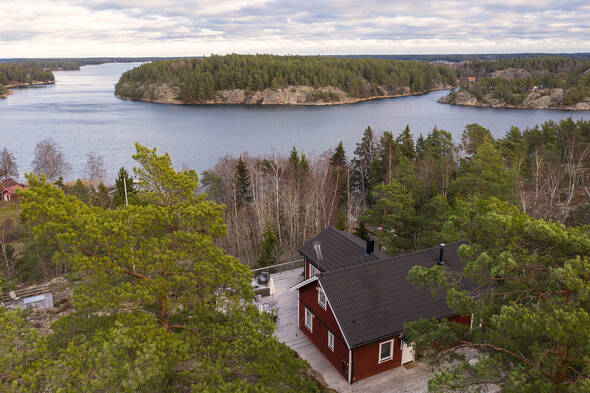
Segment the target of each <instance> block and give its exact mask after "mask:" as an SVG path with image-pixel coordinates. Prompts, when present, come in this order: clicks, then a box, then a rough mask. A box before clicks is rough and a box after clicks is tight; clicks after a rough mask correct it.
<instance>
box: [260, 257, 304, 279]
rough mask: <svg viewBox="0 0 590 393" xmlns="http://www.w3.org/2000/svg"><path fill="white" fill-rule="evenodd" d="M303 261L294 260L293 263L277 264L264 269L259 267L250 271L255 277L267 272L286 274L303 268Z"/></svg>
mask: <svg viewBox="0 0 590 393" xmlns="http://www.w3.org/2000/svg"><path fill="white" fill-rule="evenodd" d="M304 262H305V259H303V258H302V259H296V260H294V261H289V262H283V263H278V264H276V265H270V266H265V267H260V268H258V269H252V274H253V275H254V276H256V275H257V274H258V273H260V272H269V273H270V274H276V273H282V272H288V271H291V270H295V269H298V268H300V267H303V265H304Z"/></svg>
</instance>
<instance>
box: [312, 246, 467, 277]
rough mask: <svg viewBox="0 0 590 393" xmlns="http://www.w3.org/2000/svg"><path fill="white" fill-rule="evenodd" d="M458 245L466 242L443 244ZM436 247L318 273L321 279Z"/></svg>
mask: <svg viewBox="0 0 590 393" xmlns="http://www.w3.org/2000/svg"><path fill="white" fill-rule="evenodd" d="M458 243H463V244H467V241H465V240H458V241H455V242H452V243H448V244H445V246H451V245H455V244H458ZM438 247H440V245H439V246H433V247H429V248H423V249H420V250H416V251H410V252H405V253H403V254H398V255H393V256H390V257H389V258H384V259H377V260H373V261H367V262H365V263H359V264H358V265H352V266H345V267H342V268H340V269H336V270H330V271H328V272H321V273H319V276H320V277H321V276H325V275H329V274H333V273H334V274H335V273H340V272H343V271H347V270H351V269H358V268H359V267H361V266H368V265H374V264H377V263H384V262H388V261H391V260H393V259H399V258H401V257H403V256H408V255H412V254H422V253H424V252H426V251H431V250H432V249H435V248H438Z"/></svg>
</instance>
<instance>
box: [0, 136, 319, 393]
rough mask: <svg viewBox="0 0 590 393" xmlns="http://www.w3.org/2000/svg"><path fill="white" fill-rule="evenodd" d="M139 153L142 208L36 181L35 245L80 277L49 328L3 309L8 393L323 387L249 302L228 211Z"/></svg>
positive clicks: (188, 173)
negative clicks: (91, 201)
mask: <svg viewBox="0 0 590 393" xmlns="http://www.w3.org/2000/svg"><path fill="white" fill-rule="evenodd" d="M136 149H137V153H136V154H135V155H134V159H135V160H136V161H137V162H138V164H139V165H138V167H137V168H135V175H136V176H137V178H138V181H139V185H140V190H139V191H140V192H139V194H138V197H139V198H140V199H141V202H142V203H140V204H137V205H129V206H121V207H119V208H116V209H107V210H104V209H100V208H96V207H91V206H88V205H86V204H84V203H83V202H82V201H80V200H79V199H78V198H76V197H74V196H68V195H66V194H64V193H63V192H62V191H61V190H60V189H59V188H57V187H56V186H54V185H52V184H49V183H47V182H46V181H45V179H44V178H41V179H39V178H37V177H36V176H34V175H29V176H28V181H29V186H30V187H29V188H28V189H27V190H25V191H23V193H22V197H23V201H22V205H21V219H22V221H23V223H24V224H25V225H27V226H28V227H30V228H32V230H31V232H30V236H31V239H30V241H31V242H38V243H43V244H45V245H46V246H47V247H44V250H45V252H47V253H49V254H50V257H51V258H52V259H53V260H54V261H55V263H59V264H61V265H68V266H70V268H71V271H72V273H73V274H74V276H76V277H81V278H83V280H81V282H80V285H79V286H78V287H77V288H76V290H75V293H74V297H73V306H74V312H73V313H70V314H68V315H67V316H64V317H61V318H60V319H58V320H57V321H56V322H55V323H54V324H53V325H52V331H51V332H50V333H49V334H48V335H45V336H41V335H40V334H39V333H37V332H36V330H35V329H32V328H29V327H28V326H27V322H25V320H24V314H23V313H22V312H16V311H8V310H5V309H4V308H0V345H1V346H2V357H1V360H0V381H1V383H0V392H15V391H18V392H31V393H33V392H39V391H46V392H55V393H57V392H72V393H73V392H79V391H89V392H90V391H92V392H94V391H112V392H114V391H117V392H129V393H131V392H141V391H144V392H147V391H149V392H188V391H199V392H211V393H212V392H252V393H255V392H256V393H259V392H269V393H270V392H302V391H305V392H319V391H320V388H319V387H318V386H317V384H316V383H315V382H314V381H313V380H312V379H310V378H308V377H307V375H306V367H307V366H306V364H305V363H304V362H303V361H302V360H300V359H297V358H296V357H294V356H293V353H292V352H291V351H290V350H289V349H288V348H286V347H285V346H284V345H283V344H280V343H279V342H278V340H277V339H276V338H274V337H273V336H272V332H273V324H272V322H271V320H270V318H269V317H267V316H264V315H261V314H259V313H258V311H257V310H256V309H255V308H254V307H253V306H252V304H251V301H252V296H253V294H252V290H251V286H250V278H251V276H250V272H249V270H248V268H247V267H246V266H245V265H242V264H241V263H239V261H237V260H236V259H235V258H233V257H231V256H229V255H227V254H225V253H224V252H223V250H221V249H220V248H218V247H217V246H216V244H215V243H216V241H217V240H218V239H219V238H220V237H222V236H224V235H225V230H226V227H225V223H224V216H223V210H224V207H223V206H221V205H217V204H215V203H213V202H211V201H207V200H205V198H203V196H201V195H199V194H197V192H196V191H197V187H198V178H197V176H196V174H195V173H194V171H192V170H185V171H176V170H174V168H173V167H172V164H171V160H170V157H169V156H168V155H167V154H164V155H158V154H157V151H156V150H155V149H148V148H145V147H143V146H141V145H139V144H137V145H136Z"/></svg>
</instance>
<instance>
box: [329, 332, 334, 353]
mask: <svg viewBox="0 0 590 393" xmlns="http://www.w3.org/2000/svg"><path fill="white" fill-rule="evenodd" d="M330 337H332V346H330ZM328 348H330V349H331V350H332V352H334V333H332V332H331V331H329V330H328Z"/></svg>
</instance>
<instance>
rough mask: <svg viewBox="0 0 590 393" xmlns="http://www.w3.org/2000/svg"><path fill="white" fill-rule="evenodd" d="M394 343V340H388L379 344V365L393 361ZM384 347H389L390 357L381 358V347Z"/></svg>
mask: <svg viewBox="0 0 590 393" xmlns="http://www.w3.org/2000/svg"><path fill="white" fill-rule="evenodd" d="M393 342H394V340H393V339H392V340H387V341H383V342H382V343H380V344H379V358H378V359H379V363H384V362H388V361H390V360H391V359H393ZM383 345H389V357H386V358H381V347H382V346H383Z"/></svg>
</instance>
